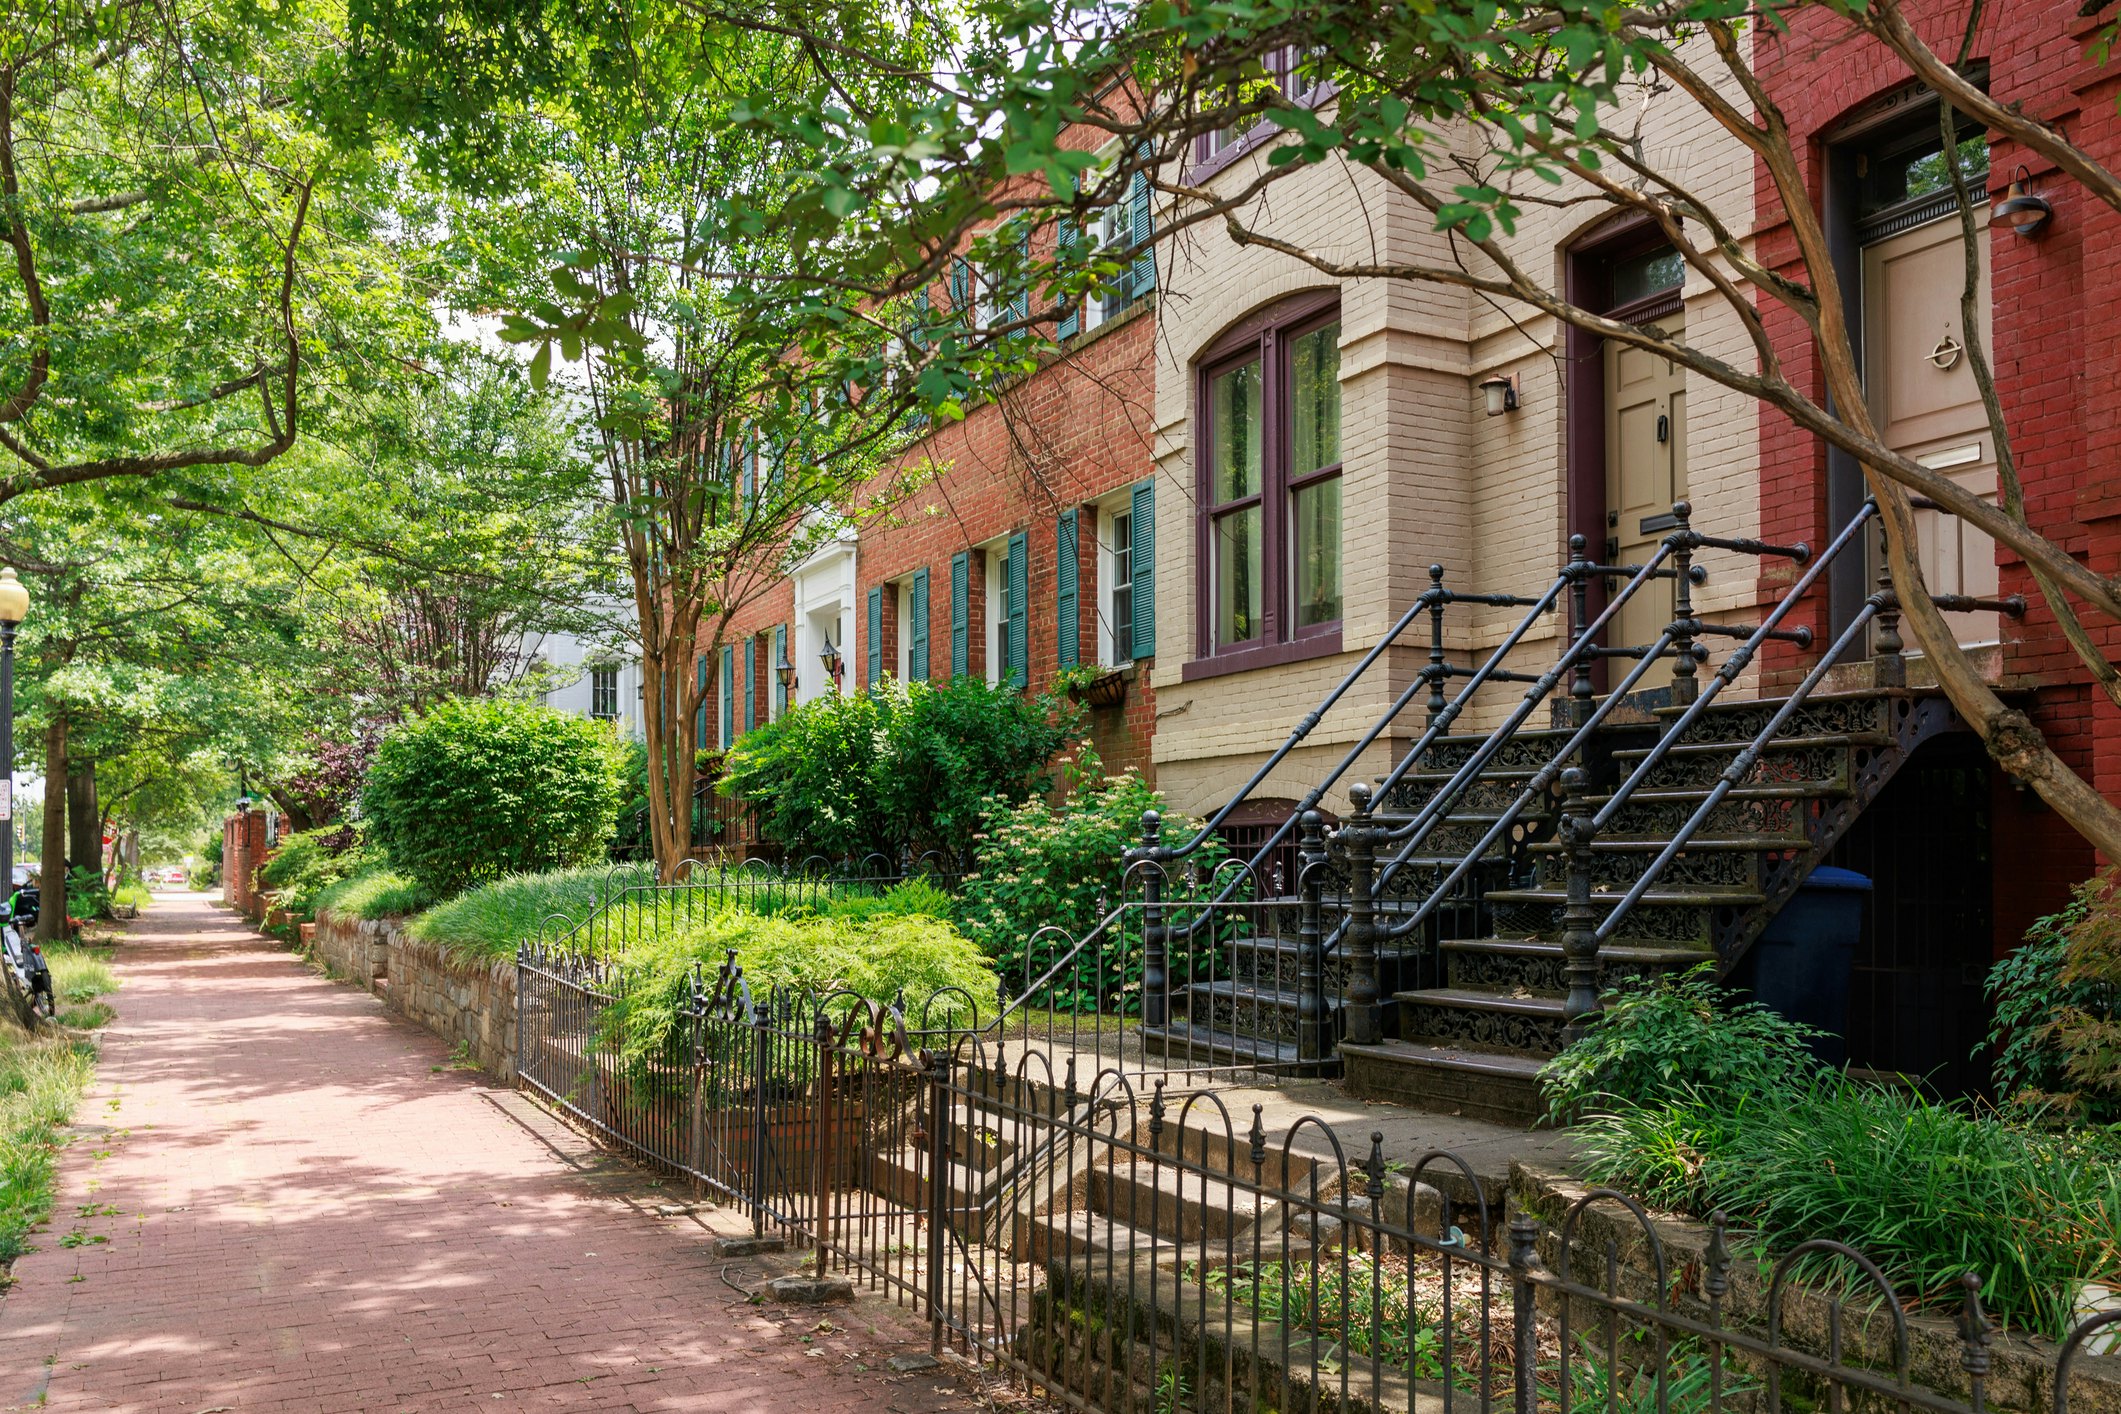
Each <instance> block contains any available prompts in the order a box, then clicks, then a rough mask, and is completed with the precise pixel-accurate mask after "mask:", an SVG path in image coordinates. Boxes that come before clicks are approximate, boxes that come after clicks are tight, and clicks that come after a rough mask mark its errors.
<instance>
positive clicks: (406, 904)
mask: <svg viewBox="0 0 2121 1414" xmlns="http://www.w3.org/2000/svg"><path fill="white" fill-rule="evenodd" d="M313 902H314V906H315V909H316V911H317V912H318V913H326V912H329V913H332V914H335V915H337V916H338V917H340V918H403V917H405V916H406V915H407V914H411V913H418V912H419V911H420V910H421V909H423V908H426V907H427V906H428V905H429V904H431V903H433V902H434V895H432V894H430V893H429V892H427V890H426V889H425V888H424V887H422V886H421V885H420V884H419V883H417V882H415V881H414V880H412V879H410V878H408V877H406V876H405V875H403V874H400V873H398V872H397V871H396V870H394V869H392V868H390V867H389V866H388V865H387V864H379V865H377V866H375V867H373V868H370V869H367V870H365V871H363V872H362V873H359V874H355V875H354V876H353V877H351V878H347V879H341V880H340V881H339V882H338V883H336V884H332V885H330V886H328V887H326V888H323V889H320V890H318V891H317V895H316V898H315V900H314V901H313Z"/></svg>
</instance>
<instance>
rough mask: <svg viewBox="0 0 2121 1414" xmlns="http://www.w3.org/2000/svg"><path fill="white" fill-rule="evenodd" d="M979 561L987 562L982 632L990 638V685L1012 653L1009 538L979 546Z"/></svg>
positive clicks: (992, 684)
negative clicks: (1010, 641)
mask: <svg viewBox="0 0 2121 1414" xmlns="http://www.w3.org/2000/svg"><path fill="white" fill-rule="evenodd" d="M980 562H981V563H982V564H983V565H985V566H986V573H987V601H986V610H987V611H986V613H985V614H984V615H982V617H983V618H984V619H985V620H986V622H985V623H984V624H983V625H981V630H980V631H981V632H982V633H984V634H985V635H986V640H987V685H988V686H989V687H993V686H994V685H996V684H997V683H999V682H1000V681H1001V680H1002V670H1003V668H1004V667H1005V666H1006V659H1007V658H1008V656H1009V542H1008V541H1007V540H1001V541H997V542H996V543H994V544H992V545H983V546H981V547H980Z"/></svg>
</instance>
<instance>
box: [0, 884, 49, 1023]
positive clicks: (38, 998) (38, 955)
mask: <svg viewBox="0 0 2121 1414" xmlns="http://www.w3.org/2000/svg"><path fill="white" fill-rule="evenodd" d="M6 910H7V911H6V913H5V914H4V915H0V960H4V962H5V964H6V965H5V967H4V968H0V976H4V977H5V978H6V984H7V991H8V999H9V1000H10V1001H11V1002H13V1003H14V1006H15V1011H16V1013H17V1014H18V1015H19V1016H20V1017H21V1018H22V1024H23V1025H25V1026H29V1027H34V1026H35V1025H36V1023H37V1018H38V1017H39V1016H42V1017H43V1018H44V1019H45V1020H47V1021H49V1020H51V1019H52V1018H54V1017H56V1016H57V1015H58V1014H59V998H58V993H57V991H56V989H55V988H54V987H53V986H52V969H51V964H49V963H48V962H46V961H45V959H44V949H42V948H40V947H38V946H37V944H36V943H35V942H34V941H33V940H31V939H30V938H28V937H26V936H25V934H26V932H27V930H29V929H31V928H34V927H36V926H37V913H38V897H37V891H36V890H35V889H33V888H23V889H21V890H18V891H17V892H16V893H15V895H14V897H12V898H10V899H9V900H8V901H7V904H6Z"/></svg>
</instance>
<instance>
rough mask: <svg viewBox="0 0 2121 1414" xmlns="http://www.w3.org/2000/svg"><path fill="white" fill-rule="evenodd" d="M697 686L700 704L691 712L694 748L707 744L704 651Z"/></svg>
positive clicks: (705, 657)
mask: <svg viewBox="0 0 2121 1414" xmlns="http://www.w3.org/2000/svg"><path fill="white" fill-rule="evenodd" d="M697 686H698V688H699V693H700V705H699V706H698V707H696V708H694V709H693V713H692V744H693V746H694V747H696V748H697V747H704V746H706V745H707V655H706V654H704V653H702V654H701V655H700V676H699V682H698V684H697Z"/></svg>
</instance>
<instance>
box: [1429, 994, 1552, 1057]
mask: <svg viewBox="0 0 2121 1414" xmlns="http://www.w3.org/2000/svg"><path fill="white" fill-rule="evenodd" d="M1393 1000H1395V1001H1397V1002H1398V1003H1399V1035H1400V1038H1401V1039H1403V1040H1407V1041H1420V1042H1425V1043H1427V1044H1429V1045H1441V1046H1455V1047H1460V1048H1463V1049H1468V1050H1487V1051H1497V1052H1503V1053H1508V1054H1513V1055H1518V1056H1551V1055H1553V1054H1555V1053H1556V1052H1557V1051H1559V1050H1560V1049H1561V1031H1562V1026H1563V1018H1562V1003H1561V998H1559V997H1552V996H1535V995H1531V994H1529V993H1523V994H1510V993H1504V992H1490V991H1481V990H1478V989H1475V988H1471V987H1424V988H1422V989H1420V990H1418V991H1412V992H1400V993H1397V994H1396V995H1395V996H1394V998H1393Z"/></svg>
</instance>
